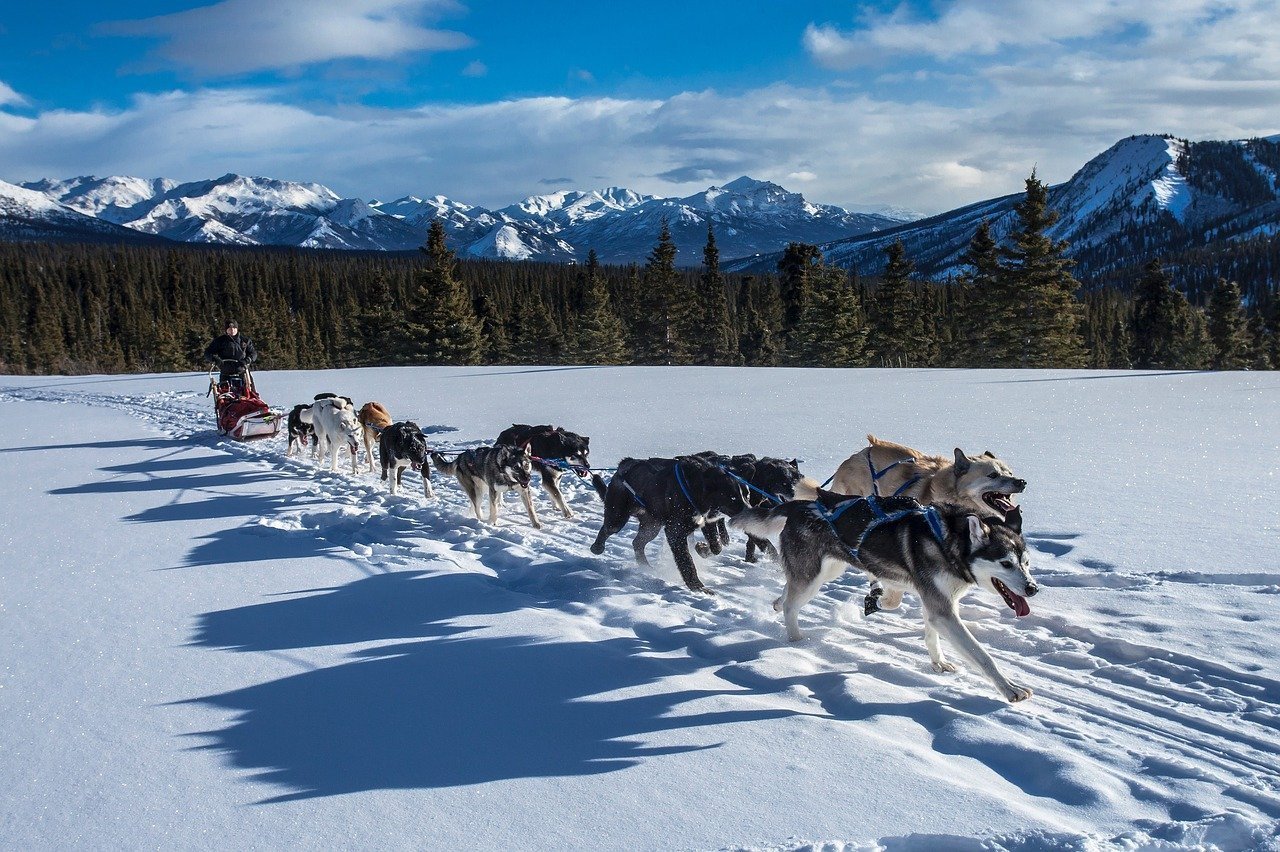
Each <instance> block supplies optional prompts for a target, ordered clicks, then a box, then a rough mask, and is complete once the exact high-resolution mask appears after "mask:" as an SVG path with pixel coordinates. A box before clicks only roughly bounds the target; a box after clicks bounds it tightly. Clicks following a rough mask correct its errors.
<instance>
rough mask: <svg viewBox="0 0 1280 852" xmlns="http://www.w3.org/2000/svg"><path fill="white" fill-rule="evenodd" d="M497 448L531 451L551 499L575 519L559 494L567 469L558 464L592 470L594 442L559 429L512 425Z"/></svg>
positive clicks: (556, 427) (563, 511)
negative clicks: (591, 460) (590, 459)
mask: <svg viewBox="0 0 1280 852" xmlns="http://www.w3.org/2000/svg"><path fill="white" fill-rule="evenodd" d="M494 443H495V444H510V445H511V446H513V447H521V448H523V449H528V450H529V454H530V455H531V456H533V459H534V461H533V467H534V469H535V470H536V471H538V473H539V474H541V476H542V487H543V488H545V489H546V491H547V493H548V494H550V495H551V502H552V503H555V504H556V508H557V509H559V510H560V511H561V512H562V513H563V514H564V516H565V517H566V518H572V517H573V512H571V511H569V507H568V505H566V504H565V502H564V495H563V494H561V493H560V475H561V474H562V473H563V472H564V468H563V467H561V466H560V465H559V464H557V462H564V463H565V464H567V465H570V466H571V467H576V468H586V467H588V466H590V464H591V463H590V462H589V461H587V455H588V454H589V453H590V452H591V439H590V438H588V437H586V436H584V435H579V434H577V433H575V432H570V431H568V430H566V429H563V428H561V427H559V426H529V425H527V424H525V423H515V424H512V426H511V428H510V429H503V430H502V434H500V435H498V440H496V441H494Z"/></svg>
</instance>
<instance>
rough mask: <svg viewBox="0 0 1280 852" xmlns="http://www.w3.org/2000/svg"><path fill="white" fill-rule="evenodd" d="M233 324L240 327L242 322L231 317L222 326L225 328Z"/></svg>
mask: <svg viewBox="0 0 1280 852" xmlns="http://www.w3.org/2000/svg"><path fill="white" fill-rule="evenodd" d="M232 326H235V327H236V328H239V327H240V323H238V322H236V321H235V320H233V319H229V320H227V321H226V322H224V323H223V324H222V327H223V328H231V327H232Z"/></svg>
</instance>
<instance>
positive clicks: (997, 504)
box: [982, 491, 1016, 515]
mask: <svg viewBox="0 0 1280 852" xmlns="http://www.w3.org/2000/svg"><path fill="white" fill-rule="evenodd" d="M982 502H984V503H986V504H987V505H988V506H990V507H991V508H993V509H995V510H996V511H997V512H999V513H1000V514H1002V515H1007V514H1009V513H1010V512H1012V511H1013V510H1014V508H1016V507H1015V506H1014V503H1013V495H1012V494H1005V493H1003V492H1000V491H988V492H987V493H986V494H983V495H982Z"/></svg>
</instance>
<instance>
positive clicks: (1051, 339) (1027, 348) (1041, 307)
mask: <svg viewBox="0 0 1280 852" xmlns="http://www.w3.org/2000/svg"><path fill="white" fill-rule="evenodd" d="M1048 204H1049V190H1048V188H1047V187H1046V186H1045V185H1044V183H1042V182H1041V181H1040V180H1039V179H1038V178H1037V177H1036V174H1035V172H1034V171H1033V172H1032V173H1031V177H1029V178H1027V181H1026V196H1025V197H1024V198H1023V200H1022V201H1021V202H1020V203H1019V204H1018V206H1017V208H1016V210H1017V213H1018V227H1017V229H1016V230H1015V231H1014V232H1013V233H1012V234H1010V239H1011V240H1012V244H1011V245H1009V246H1007V247H1006V248H1004V249H1003V250H1002V251H1001V255H1002V256H1003V258H1004V259H1005V261H1006V264H1007V271H1006V273H1005V274H1006V275H1008V276H1010V279H1009V284H1010V286H1009V287H1008V288H1003V287H1002V288H1001V289H1002V290H1003V291H1004V293H1005V294H1006V295H1007V296H1008V297H1009V302H1008V303H1007V304H1006V305H1004V306H1003V310H1008V311H1010V312H1011V313H1015V312H1017V313H1020V317H1019V322H1018V324H1017V326H1016V331H1015V333H1014V335H1011V336H1009V337H1006V338H1005V339H1004V340H1003V341H1001V342H1000V344H1001V345H1000V349H1001V350H1002V351H1003V352H1004V353H1008V355H1006V356H1005V357H1009V356H1011V355H1012V354H1013V353H1016V354H1017V363H1016V364H1015V363H1011V360H1012V359H1011V358H1010V361H1006V364H1007V365H1008V366H1020V367H1079V366H1083V364H1084V362H1085V351H1084V344H1083V342H1082V340H1081V338H1080V304H1079V302H1078V301H1077V300H1076V296H1075V292H1076V290H1077V289H1078V288H1079V286H1080V283H1079V282H1078V281H1076V279H1075V278H1073V277H1072V276H1071V273H1070V272H1069V271H1068V270H1069V269H1070V268H1071V266H1072V261H1070V260H1068V259H1067V257H1066V250H1067V243H1066V242H1065V241H1055V240H1053V239H1051V238H1049V237H1048V236H1047V235H1046V234H1045V232H1046V231H1047V230H1048V229H1049V228H1050V226H1052V225H1053V223H1054V222H1056V221H1058V214H1057V213H1055V212H1054V211H1052V210H1050V209H1049V206H1048ZM1015 293H1016V302H1015V301H1014V300H1013V298H1012V297H1013V295H1014V294H1015ZM1019 305H1020V308H1019V307H1018V306H1019ZM1002 313H1003V311H1002Z"/></svg>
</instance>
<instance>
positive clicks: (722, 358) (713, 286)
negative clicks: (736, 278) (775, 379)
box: [694, 220, 738, 365]
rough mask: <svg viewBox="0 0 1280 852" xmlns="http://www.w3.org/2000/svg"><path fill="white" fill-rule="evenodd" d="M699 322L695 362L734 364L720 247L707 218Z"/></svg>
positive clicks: (735, 344) (734, 338)
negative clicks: (717, 245) (721, 270)
mask: <svg viewBox="0 0 1280 852" xmlns="http://www.w3.org/2000/svg"><path fill="white" fill-rule="evenodd" d="M698 304H699V311H698V313H699V323H698V329H697V332H696V340H695V341H694V352H695V354H696V356H697V362H698V363H699V364H719V365H726V364H735V363H737V361H738V358H737V350H738V342H737V335H736V333H735V331H734V328H733V324H732V323H731V322H730V320H729V295H728V293H727V292H726V291H725V283H724V275H722V274H721V273H720V249H718V248H717V247H716V234H715V231H714V230H713V229H712V227H711V222H710V221H709V220H708V222H707V245H706V247H705V248H703V250H702V274H701V276H699V278H698Z"/></svg>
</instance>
